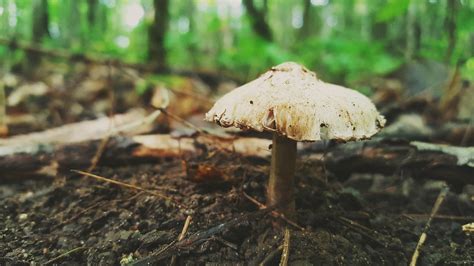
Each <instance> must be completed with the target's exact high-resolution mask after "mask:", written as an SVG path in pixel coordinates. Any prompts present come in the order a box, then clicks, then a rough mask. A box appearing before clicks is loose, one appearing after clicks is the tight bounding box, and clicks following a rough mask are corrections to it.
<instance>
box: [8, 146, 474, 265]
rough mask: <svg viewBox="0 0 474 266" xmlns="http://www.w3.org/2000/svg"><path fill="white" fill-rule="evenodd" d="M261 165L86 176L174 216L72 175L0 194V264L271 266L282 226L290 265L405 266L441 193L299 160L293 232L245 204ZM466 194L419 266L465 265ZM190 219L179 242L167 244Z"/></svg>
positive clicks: (164, 164)
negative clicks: (346, 175) (344, 175)
mask: <svg viewBox="0 0 474 266" xmlns="http://www.w3.org/2000/svg"><path fill="white" fill-rule="evenodd" d="M268 164H269V162H268V161H265V160H261V159H259V160H257V159H252V158H242V157H238V156H236V155H233V154H223V153H215V152H210V153H209V154H206V156H202V157H200V158H188V159H186V160H185V161H184V160H180V159H174V160H168V161H161V162H156V163H150V164H141V165H124V166H120V167H100V168H98V169H96V171H95V173H96V174H99V175H102V176H104V177H108V178H113V179H115V180H120V181H123V182H127V183H130V184H134V185H136V186H140V187H142V188H145V189H148V190H153V191H154V192H157V193H162V194H166V195H167V196H170V197H172V198H173V201H176V202H179V205H180V206H177V205H176V204H175V203H173V201H169V200H165V199H162V198H160V197H157V196H154V195H152V194H150V193H147V192H139V191H136V190H132V189H129V188H126V187H122V186H118V185H114V184H110V183H104V182H101V181H97V180H95V179H92V178H90V177H81V176H78V175H77V174H74V173H62V174H60V175H58V177H57V178H56V179H54V180H50V179H39V178H36V179H29V180H16V181H15V182H12V183H7V184H5V183H4V184H1V185H0V202H1V206H2V208H1V209H0V230H1V232H0V264H27V263H31V262H35V263H39V264H43V263H46V262H48V263H52V264H63V265H72V264H89V265H117V264H120V263H122V264H125V263H126V262H132V263H133V262H140V260H142V259H145V258H148V260H147V261H145V262H151V263H152V264H160V265H163V264H168V263H169V262H170V260H171V256H173V255H176V256H177V264H178V265H195V264H205V263H211V264H236V263H241V264H242V263H245V264H251V265H253V264H258V263H261V262H262V261H266V262H267V264H268V265H275V264H278V262H279V260H280V256H281V250H280V249H278V247H279V246H280V245H282V243H283V228H284V227H285V226H288V228H290V231H291V238H290V256H289V262H290V264H291V265H311V264H312V265H368V264H370V265H407V264H408V263H409V261H410V258H411V255H412V253H413V251H414V249H415V246H416V243H417V241H418V239H419V236H420V234H421V232H422V230H423V228H424V225H425V223H426V220H427V217H428V215H427V214H429V213H430V211H431V208H432V206H433V203H434V201H435V199H436V197H437V195H438V193H439V190H440V183H439V182H435V181H427V182H424V183H415V182H413V181H412V180H411V179H410V178H409V177H403V178H402V177H398V176H397V177H395V176H393V177H390V176H377V175H357V176H356V175H353V176H352V177H351V178H350V179H349V180H345V181H341V180H338V179H337V177H335V176H333V175H331V174H330V173H328V174H325V173H324V171H323V168H322V167H321V163H320V162H319V161H315V160H312V159H309V157H308V156H305V155H301V156H300V161H299V166H298V171H297V193H296V196H297V198H296V205H297V210H298V214H297V218H296V222H297V224H298V225H300V226H301V227H303V228H304V231H302V230H300V229H298V228H296V227H294V226H291V225H288V224H287V223H286V222H284V221H282V220H280V219H279V218H275V217H273V216H271V215H270V214H269V213H268V212H265V211H261V210H259V209H258V206H256V205H255V204H254V203H252V202H251V201H250V200H248V198H246V197H245V196H244V193H246V194H248V195H249V196H251V197H253V198H255V199H257V200H258V201H260V202H265V195H264V192H265V183H266V179H267V172H268ZM341 167H343V166H341ZM9 180H12V178H9ZM472 196H473V189H472V187H466V188H465V189H464V192H463V193H460V194H455V193H449V194H448V196H447V198H446V200H445V202H444V203H443V205H442V206H441V209H440V211H439V214H442V215H450V216H455V217H451V218H450V219H447V218H445V219H434V221H433V223H432V228H431V230H430V231H429V232H428V239H427V241H426V244H425V247H424V248H423V251H422V254H421V257H420V261H419V262H420V264H419V265H473V264H474V245H473V240H474V238H473V237H472V236H466V235H465V234H464V233H463V232H462V230H461V226H462V225H463V224H465V223H468V222H472V220H469V219H470V218H472V216H473V215H474V204H473V201H472ZM409 214H425V215H421V216H414V215H409ZM188 215H191V216H192V222H191V224H190V227H189V230H188V233H187V235H186V237H185V241H181V242H176V241H175V240H176V239H177V238H178V235H179V233H180V232H181V230H182V227H183V224H184V221H185V219H186V217H187V216H188ZM277 224H281V226H280V227H281V228H278V226H276V227H274V226H273V225H277ZM153 254H154V255H153ZM152 255H153V256H152Z"/></svg>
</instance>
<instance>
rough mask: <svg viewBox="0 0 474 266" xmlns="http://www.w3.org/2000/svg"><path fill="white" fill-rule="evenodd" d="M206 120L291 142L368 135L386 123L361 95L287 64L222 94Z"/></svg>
mask: <svg viewBox="0 0 474 266" xmlns="http://www.w3.org/2000/svg"><path fill="white" fill-rule="evenodd" d="M206 120H207V121H211V122H216V123H217V124H219V125H220V126H222V127H230V126H234V127H237V128H241V129H246V130H247V129H253V130H256V131H260V132H261V131H273V132H277V133H279V134H281V135H284V136H287V137H288V138H290V139H294V140H296V141H317V140H329V139H337V140H344V141H348V140H358V139H367V138H370V137H371V136H372V135H374V134H375V133H377V132H378V131H379V130H380V129H381V128H382V127H383V126H384V124H385V119H384V117H383V116H381V115H380V114H379V113H378V111H377V109H376V108H375V105H374V104H373V103H372V102H371V101H370V99H369V98H367V97H366V96H364V95H362V94H361V93H359V92H357V91H355V90H351V89H348V88H344V87H342V86H338V85H334V84H330V83H325V82H323V81H321V80H319V79H318V78H317V77H316V74H315V73H314V72H311V71H309V70H308V69H306V68H305V67H303V66H301V65H299V64H297V63H294V62H286V63H283V64H280V65H278V66H275V67H272V68H271V69H270V70H269V71H267V72H265V73H264V74H263V75H261V76H260V77H259V78H257V79H255V80H253V81H251V82H249V83H247V84H245V85H243V86H241V87H238V88H236V89H234V90H232V91H231V92H229V93H227V94H226V95H224V96H222V98H220V99H219V100H218V101H217V102H216V103H215V104H214V106H213V107H212V108H211V110H209V112H207V114H206Z"/></svg>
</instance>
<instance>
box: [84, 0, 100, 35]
mask: <svg viewBox="0 0 474 266" xmlns="http://www.w3.org/2000/svg"><path fill="white" fill-rule="evenodd" d="M98 4H99V1H98V0H87V22H88V24H89V27H90V28H93V27H94V26H95V24H96V20H97V11H98V10H97V8H98Z"/></svg>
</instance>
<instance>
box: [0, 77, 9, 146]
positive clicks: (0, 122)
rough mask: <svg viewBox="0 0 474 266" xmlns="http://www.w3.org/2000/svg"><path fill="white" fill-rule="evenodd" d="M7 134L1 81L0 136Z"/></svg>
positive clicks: (3, 91) (5, 110)
mask: <svg viewBox="0 0 474 266" xmlns="http://www.w3.org/2000/svg"><path fill="white" fill-rule="evenodd" d="M7 135H8V125H7V101H6V96H5V87H4V85H3V82H0V138H3V137H6V136H7Z"/></svg>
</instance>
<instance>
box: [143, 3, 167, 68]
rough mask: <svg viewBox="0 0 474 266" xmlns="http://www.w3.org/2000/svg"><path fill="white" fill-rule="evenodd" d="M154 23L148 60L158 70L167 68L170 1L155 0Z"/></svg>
mask: <svg viewBox="0 0 474 266" xmlns="http://www.w3.org/2000/svg"><path fill="white" fill-rule="evenodd" d="M153 7H154V9H155V16H154V21H153V23H152V24H151V26H150V28H149V34H148V60H149V62H150V63H151V64H152V65H154V66H156V68H157V69H164V68H166V67H167V62H166V47H165V37H166V32H167V31H168V23H169V11H168V8H169V0H154V1H153Z"/></svg>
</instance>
